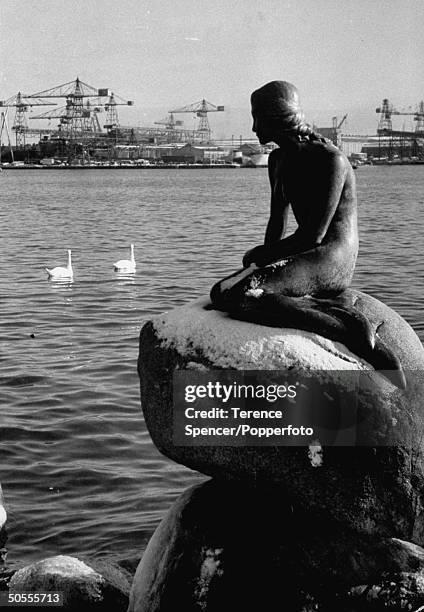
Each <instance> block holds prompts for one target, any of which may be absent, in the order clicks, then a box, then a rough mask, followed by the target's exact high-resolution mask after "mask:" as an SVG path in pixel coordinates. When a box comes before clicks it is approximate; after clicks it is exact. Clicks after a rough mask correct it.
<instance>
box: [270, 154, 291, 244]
mask: <svg viewBox="0 0 424 612" xmlns="http://www.w3.org/2000/svg"><path fill="white" fill-rule="evenodd" d="M279 165H280V158H279V156H278V152H277V151H271V153H270V155H269V159H268V176H269V182H270V186H271V210H270V215H269V220H268V224H267V227H266V231H265V240H264V245H265V246H270V245H272V244H274V243H275V242H278V241H279V240H281V238H282V237H283V236H284V234H285V233H286V227H287V217H288V212H289V201H288V200H287V198H286V196H285V195H284V188H283V177H282V172H281V169H280V167H279Z"/></svg>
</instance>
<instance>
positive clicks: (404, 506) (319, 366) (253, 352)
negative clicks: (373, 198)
mask: <svg viewBox="0 0 424 612" xmlns="http://www.w3.org/2000/svg"><path fill="white" fill-rule="evenodd" d="M358 295H359V297H360V300H359V302H360V304H361V309H362V312H363V313H364V314H365V315H366V316H367V317H368V318H370V319H371V321H372V322H373V324H374V325H375V326H379V330H378V333H379V336H380V337H381V339H382V340H383V341H384V342H385V344H386V345H389V346H390V347H391V348H392V349H393V350H394V351H395V352H396V354H397V355H398V356H399V359H400V361H401V363H402V366H403V369H404V370H405V374H406V379H407V388H406V390H402V389H399V388H398V387H396V386H395V385H393V384H392V383H391V382H390V381H389V380H388V379H387V378H386V377H384V376H380V375H374V376H373V385H372V386H368V387H367V386H366V387H365V388H364V389H360V390H359V393H358V405H359V407H360V410H361V411H362V413H363V414H365V415H366V417H367V419H368V422H370V423H371V424H372V427H370V428H369V432H368V434H367V435H368V440H367V445H366V446H363V447H329V446H328V447H327V446H324V447H323V448H320V447H319V445H318V451H319V452H318V454H319V460H318V461H317V460H316V455H317V453H316V451H317V449H316V448H315V449H311V448H307V447H287V446H276V445H274V446H245V447H242V448H240V447H237V446H218V445H216V446H210V445H203V446H181V445H177V444H174V441H173V426H174V422H173V408H174V407H173V374H174V372H175V371H180V370H187V371H192V372H196V371H199V370H200V371H204V372H208V371H210V370H219V369H230V370H231V369H232V370H281V371H283V370H290V371H291V372H292V373H293V372H295V373H296V372H298V373H299V376H300V375H302V374H304V372H305V371H306V372H312V371H313V372H314V373H315V374H316V376H317V377H318V378H319V377H320V376H322V377H323V380H324V379H325V378H326V376H327V375H328V371H330V370H335V371H342V370H354V371H358V372H360V373H361V374H362V373H365V374H366V372H370V371H371V370H372V368H371V366H370V365H369V364H368V363H367V362H365V361H364V360H363V359H361V358H360V357H358V356H356V355H354V354H353V353H352V352H351V351H350V350H348V349H347V348H346V346H344V345H342V344H340V343H338V342H334V341H332V340H328V339H326V338H323V337H321V336H319V335H317V334H314V333H310V332H304V331H300V330H295V329H288V328H272V327H265V326H262V325H255V324H251V323H246V322H241V321H236V320H233V319H231V318H230V317H229V316H228V315H226V314H225V313H222V312H218V311H214V310H209V309H208V308H207V307H208V304H209V300H208V298H202V299H200V300H197V301H195V302H193V303H190V304H188V305H186V306H183V307H180V308H177V309H175V310H173V311H171V312H169V313H165V314H163V315H160V316H157V317H155V318H154V319H153V320H152V321H150V322H148V323H146V324H145V325H144V327H143V329H142V331H141V336H140V356H139V374H140V383H141V400H142V408H143V412H144V416H145V420H146V424H147V427H148V429H149V432H150V434H151V436H152V439H153V442H154V443H155V445H156V446H157V448H158V449H159V450H160V451H161V452H162V453H163V454H165V455H166V456H167V457H169V458H171V459H173V460H174V461H177V462H178V463H182V464H184V465H186V466H188V467H190V468H192V469H195V470H198V471H200V472H203V473H204V474H206V475H210V476H215V477H219V478H226V479H238V480H244V481H261V482H263V481H269V482H278V483H281V484H283V485H284V490H285V494H286V495H287V497H288V499H290V501H291V503H292V504H293V505H294V506H296V507H297V508H298V509H304V510H306V509H307V511H308V513H309V514H310V515H311V516H315V517H325V518H329V519H331V520H336V521H338V522H339V523H340V524H342V525H345V526H349V527H350V528H353V529H355V530H357V531H359V532H362V533H365V534H376V535H379V536H382V537H397V538H401V539H404V540H408V541H412V542H415V543H416V544H422V543H424V509H423V505H422V499H423V496H422V493H423V490H424V457H423V447H422V439H423V433H424V428H423V414H422V408H421V392H422V387H423V385H422V371H423V370H424V350H423V347H422V345H421V342H420V340H419V339H418V337H417V336H416V334H415V332H414V331H413V330H412V328H411V327H410V326H409V325H408V324H407V323H406V321H404V320H403V319H402V318H401V317H400V316H399V315H398V314H397V313H395V312H394V311H393V310H391V309H390V308H388V307H387V306H385V305H384V304H382V303H381V302H379V301H377V300H375V299H373V298H371V297H370V296H367V295H365V294H362V293H359V292H358ZM382 322H384V323H383V325H381V323H382ZM375 381H377V382H376V383H375ZM386 435H387V440H386ZM385 444H387V445H388V446H387V445H386V446H385ZM311 451H312V452H311ZM317 466H318V467H317Z"/></svg>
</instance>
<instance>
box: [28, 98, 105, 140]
mask: <svg viewBox="0 0 424 612" xmlns="http://www.w3.org/2000/svg"><path fill="white" fill-rule="evenodd" d="M102 110H103V109H102V108H101V106H100V105H97V104H96V105H93V104H92V103H91V102H90V100H87V101H86V103H85V105H84V106H83V108H82V111H81V121H82V130H81V132H80V134H79V135H80V136H84V135H86V134H88V135H92V134H98V133H101V131H102V128H101V127H100V122H99V119H98V113H101V112H102ZM73 113H74V109H73V106H72V104H67V105H66V106H61V107H59V108H55V109H53V110H50V111H47V112H46V113H42V114H41V115H35V116H33V117H30V119H36V120H38V119H48V120H49V121H50V120H51V119H60V122H59V126H58V128H59V132H61V133H63V132H64V133H66V132H67V131H68V126H69V124H70V123H71V122H72V120H73V117H74V115H73Z"/></svg>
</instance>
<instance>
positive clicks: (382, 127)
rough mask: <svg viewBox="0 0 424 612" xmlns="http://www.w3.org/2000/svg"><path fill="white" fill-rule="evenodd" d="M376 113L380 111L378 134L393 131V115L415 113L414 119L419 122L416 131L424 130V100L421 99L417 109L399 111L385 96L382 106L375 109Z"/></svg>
mask: <svg viewBox="0 0 424 612" xmlns="http://www.w3.org/2000/svg"><path fill="white" fill-rule="evenodd" d="M375 112H376V113H380V120H379V122H378V129H377V133H378V134H384V133H386V132H392V131H393V125H392V115H413V116H414V121H416V122H417V124H416V126H415V132H424V101H421V102H420V103H419V105H418V108H417V110H415V111H398V110H396V109H395V108H394V106H393V104H390V102H389V100H388V99H387V98H384V100H383V104H382V106H380V107H378V108H376V109H375Z"/></svg>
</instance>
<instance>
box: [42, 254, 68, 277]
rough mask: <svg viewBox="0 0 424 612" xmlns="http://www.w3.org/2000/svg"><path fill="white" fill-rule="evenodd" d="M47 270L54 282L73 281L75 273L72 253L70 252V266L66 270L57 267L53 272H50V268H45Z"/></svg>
mask: <svg viewBox="0 0 424 612" xmlns="http://www.w3.org/2000/svg"><path fill="white" fill-rule="evenodd" d="M45 270H46V272H47V274H48V276H49V278H51V279H53V280H65V279H69V280H72V278H73V277H74V271H73V270H72V262H71V251H70V250H68V265H67V266H66V268H63V267H61V266H57V267H56V268H53V269H52V270H49V269H48V268H45Z"/></svg>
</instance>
